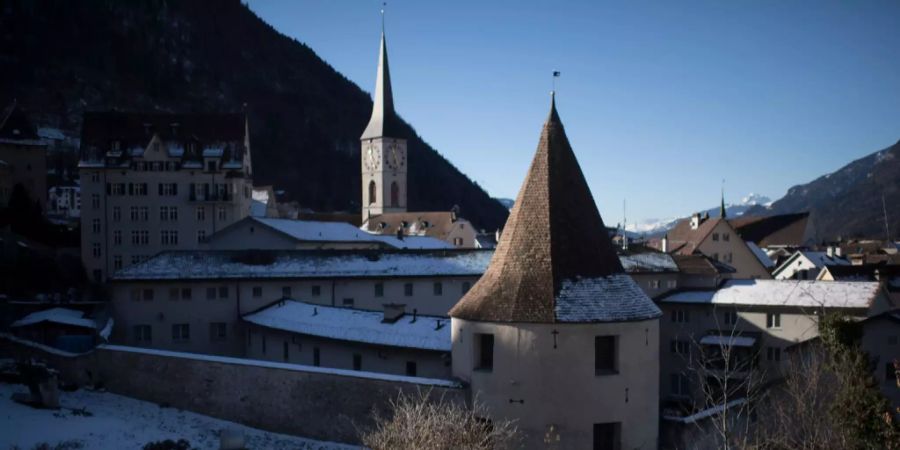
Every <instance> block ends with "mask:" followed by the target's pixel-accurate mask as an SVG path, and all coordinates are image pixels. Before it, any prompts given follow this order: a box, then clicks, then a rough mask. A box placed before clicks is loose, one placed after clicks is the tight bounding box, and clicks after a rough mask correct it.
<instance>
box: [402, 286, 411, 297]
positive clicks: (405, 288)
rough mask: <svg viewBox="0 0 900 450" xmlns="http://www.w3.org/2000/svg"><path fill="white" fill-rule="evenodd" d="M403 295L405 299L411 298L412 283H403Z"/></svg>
mask: <svg viewBox="0 0 900 450" xmlns="http://www.w3.org/2000/svg"><path fill="white" fill-rule="evenodd" d="M403 295H405V296H407V297H412V295H413V284H412V283H405V284H404V285H403Z"/></svg>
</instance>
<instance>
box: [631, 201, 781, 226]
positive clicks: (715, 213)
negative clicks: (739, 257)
mask: <svg viewBox="0 0 900 450" xmlns="http://www.w3.org/2000/svg"><path fill="white" fill-rule="evenodd" d="M771 203H772V201H771V199H770V198H769V197H766V196H764V195H759V194H754V193H752V192H751V193H750V194H748V195H746V196H744V197H741V201H740V202H739V203H726V204H725V215H726V216H727V217H739V216H742V215H744V214H745V213H746V212H747V211H748V210H751V209H755V208H757V207H759V206H766V205H769V204H771ZM719 209H720V207H719V206H714V207H712V208H707V209H704V210H700V211H698V212H699V213H700V214H704V213H707V214H709V215H710V217H719ZM691 214H693V213H691ZM685 217H687V216H685ZM685 217H670V218H666V219H647V220H644V221H641V222H638V223H630V224H628V227H627V228H628V231H632V232H635V233H641V234H644V235H647V236H656V235H662V234H663V233H665V232H666V231H668V230H669V229H671V228H672V227H674V226H675V224H676V223H678V221H680V220H682V219H684V218H685Z"/></svg>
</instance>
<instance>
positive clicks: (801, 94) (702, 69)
mask: <svg viewBox="0 0 900 450" xmlns="http://www.w3.org/2000/svg"><path fill="white" fill-rule="evenodd" d="M248 4H249V6H250V8H251V9H252V10H253V11H254V12H255V13H256V14H257V15H259V16H260V17H261V18H262V19H263V20H265V21H266V22H267V23H269V24H271V25H272V26H274V27H275V28H276V29H277V30H278V31H280V32H282V33H284V34H286V35H288V36H291V37H294V38H296V39H297V40H298V41H300V42H303V43H305V44H307V45H308V46H310V47H311V48H312V49H313V50H314V51H315V52H316V53H317V54H318V55H319V56H320V57H322V59H324V60H325V61H326V62H328V63H329V64H331V65H332V66H333V67H334V68H335V69H337V70H338V71H339V72H341V73H342V74H344V75H345V76H346V77H347V78H349V79H350V80H352V81H353V82H355V83H356V84H358V85H359V86H361V87H362V88H363V89H365V90H366V91H367V92H372V91H373V89H374V84H375V70H376V65H377V57H378V39H379V35H380V30H381V17H380V12H379V10H380V9H381V8H382V2H381V1H375V0H307V1H287V0H283V1H278V0H250V1H249V2H248ZM384 8H385V11H386V12H385V28H386V33H387V42H388V54H389V57H390V59H389V61H390V65H391V77H392V82H393V90H394V103H395V107H396V109H397V111H398V112H399V113H400V115H401V116H403V118H404V119H405V120H406V121H408V122H409V123H411V124H412V125H413V127H414V128H415V129H416V131H417V132H418V133H419V134H420V135H421V136H422V137H423V138H424V139H425V141H426V142H428V143H429V144H431V145H432V146H433V147H434V148H435V149H437V150H438V151H439V152H440V153H441V154H443V155H444V156H445V157H446V158H447V159H449V160H450V161H451V162H452V163H453V164H454V165H456V167H458V168H459V169H460V170H461V171H462V172H463V173H465V174H467V175H468V176H469V177H470V178H472V179H473V180H475V181H476V182H477V183H478V184H479V185H480V186H482V187H483V188H484V189H485V190H487V192H488V193H489V194H490V195H492V196H494V197H508V198H515V196H516V194H517V192H518V190H519V188H520V186H521V183H522V181H523V179H524V177H525V173H526V171H527V169H528V166H529V164H530V162H531V158H532V157H533V155H534V151H535V149H536V146H537V141H538V137H539V134H540V129H541V125H542V123H543V122H544V120H545V119H546V117H547V113H548V111H549V102H550V98H549V92H550V91H551V89H552V88H553V86H552V82H553V77H552V73H553V71H560V72H561V75H560V77H559V78H557V79H556V92H557V107H558V110H559V114H560V117H561V118H562V120H563V123H564V125H565V127H566V132H567V134H568V136H569V140H570V142H571V144H572V147H573V149H574V151H575V153H576V155H577V157H578V159H579V162H580V163H581V168H582V170H583V172H584V174H585V177H586V178H587V181H588V184H589V185H590V188H591V190H592V192H593V195H594V199H595V201H596V202H597V205H598V207H599V208H600V212H601V214H602V215H603V217H604V221H605V222H606V223H607V224H609V225H611V224H615V223H619V222H621V221H622V217H623V202H625V203H627V220H628V222H629V223H633V222H635V221H638V222H641V221H646V220H651V219H659V218H670V217H683V216H685V215H688V214H690V213H691V212H694V211H697V210H700V209H704V208H710V207H714V206H715V205H717V204H718V203H719V196H720V189H721V186H722V180H723V179H724V180H725V196H726V202H728V203H734V202H738V201H740V198H741V197H742V196H745V195H747V194H749V193H751V192H753V193H757V194H762V195H765V196H768V197H771V198H772V199H777V198H780V197H781V196H783V195H784V194H785V192H786V191H787V189H788V188H790V187H791V186H793V185H796V184H801V183H806V182H809V181H812V180H813V179H815V178H817V177H818V176H820V175H824V174H826V173H829V172H833V171H834V170H837V169H838V168H840V167H841V166H843V165H845V164H847V163H849V162H850V161H852V160H854V159H857V158H860V157H863V156H865V155H867V154H869V153H872V152H875V151H877V150H881V149H883V148H885V147H888V146H890V145H892V144H894V143H895V142H897V141H898V140H900V2H898V1H896V0H889V1H874V0H873V1H865V2H844V1H825V0H823V1H800V0H797V1H753V2H746V1H745V2H741V1H733V2H722V1H709V2H695V1H685V2H671V1H660V2H649V1H641V0H638V1H623V2H607V1H597V0H593V1H549V0H543V1H525V0H518V1H512V0H510V1H505V0H503V1H491V2H482V1H464V0H458V1H455V2H437V1H414V0H390V1H389V2H388V3H387V5H386V6H385V7H384ZM410 170H415V168H414V167H410Z"/></svg>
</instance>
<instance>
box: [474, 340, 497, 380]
mask: <svg viewBox="0 0 900 450" xmlns="http://www.w3.org/2000/svg"><path fill="white" fill-rule="evenodd" d="M475 370H480V371H483V372H491V371H493V370H494V335H493V334H484V333H476V334H475Z"/></svg>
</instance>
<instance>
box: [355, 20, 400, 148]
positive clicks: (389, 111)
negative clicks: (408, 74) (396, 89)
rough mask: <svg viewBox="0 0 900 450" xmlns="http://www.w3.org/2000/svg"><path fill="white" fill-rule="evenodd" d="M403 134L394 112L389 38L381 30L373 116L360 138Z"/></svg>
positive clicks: (396, 136)
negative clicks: (389, 65)
mask: <svg viewBox="0 0 900 450" xmlns="http://www.w3.org/2000/svg"><path fill="white" fill-rule="evenodd" d="M377 137H394V138H399V137H402V136H401V124H400V118H398V117H397V113H396V112H394V94H393V92H392V90H391V71H390V69H389V68H388V55H387V39H386V38H385V36H384V32H383V31H382V32H381V46H380V48H379V50H378V74H377V75H376V77H375V99H374V100H373V104H372V117H371V118H369V124H368V125H366V129H365V131H363V134H362V136H360V139H373V138H377Z"/></svg>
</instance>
